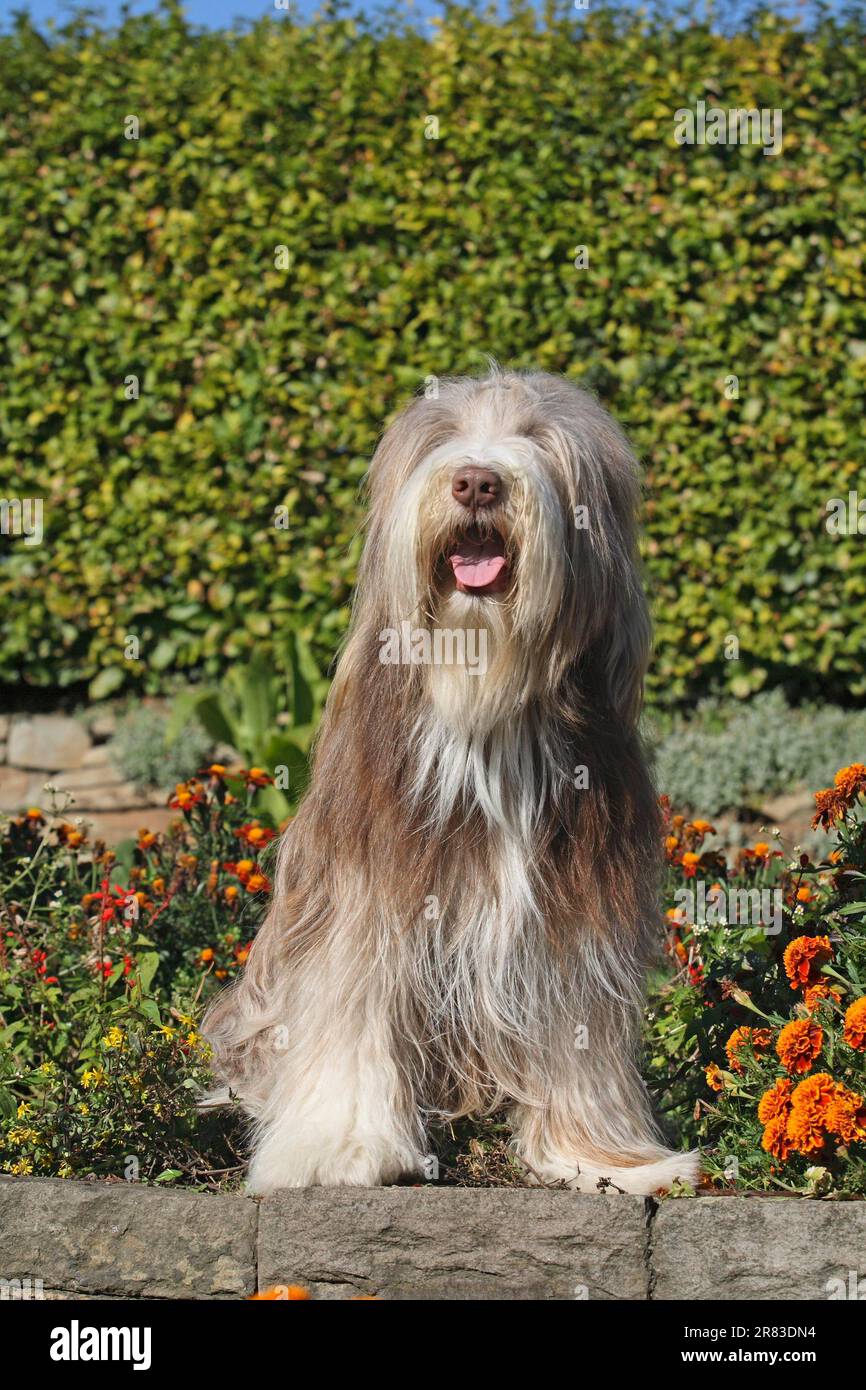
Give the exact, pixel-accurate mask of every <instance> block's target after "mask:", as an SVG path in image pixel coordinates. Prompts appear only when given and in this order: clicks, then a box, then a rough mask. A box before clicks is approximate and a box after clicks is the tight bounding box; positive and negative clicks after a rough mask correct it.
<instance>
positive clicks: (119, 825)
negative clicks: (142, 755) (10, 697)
mask: <svg viewBox="0 0 866 1390" xmlns="http://www.w3.org/2000/svg"><path fill="white" fill-rule="evenodd" d="M113 732H114V721H113V718H112V716H111V715H102V716H97V717H95V718H94V719H92V720H91V721H90V722H89V723H85V722H84V720H81V719H72V718H70V717H69V716H68V715H64V714H33V715H26V714H19V715H6V714H4V715H0V812H13V811H21V810H24V809H26V808H27V807H28V806H39V807H41V808H42V809H45V808H46V807H47V806H48V805H49V796H48V793H47V792H46V791H45V784H46V782H50V783H51V784H52V786H55V787H56V788H57V790H58V791H59V792H69V793H71V795H72V797H73V798H74V801H73V802H72V803H71V804H70V807H69V811H68V813H67V815H68V818H69V819H70V820H71V819H72V818H73V817H74V816H83V817H84V818H85V820H87V821H88V822H89V824H90V825H91V826H92V827H93V830H92V833H93V835H94V836H96V837H98V838H100V839H103V840H105V841H106V842H107V843H108V844H110V845H114V844H116V843H117V842H118V841H120V840H124V839H127V838H128V837H129V836H134V835H135V834H136V833H137V831H138V830H139V829H140V828H141V827H142V826H147V827H148V829H150V830H164V829H165V827H166V826H167V825H168V823H169V821H170V820H171V818H172V815H173V814H174V813H173V812H170V811H169V810H168V809H167V807H166V804H165V802H166V798H165V793H164V792H155V793H153V794H152V795H149V794H148V793H146V792H142V791H140V790H139V789H138V788H137V787H134V786H133V785H132V784H131V783H130V782H127V781H126V780H125V779H124V777H123V775H122V774H121V773H120V772H118V770H117V768H116V767H115V766H114V763H113V762H112V759H111V754H110V750H109V741H110V739H111V736H112V734H113Z"/></svg>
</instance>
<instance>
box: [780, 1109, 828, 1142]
mask: <svg viewBox="0 0 866 1390" xmlns="http://www.w3.org/2000/svg"><path fill="white" fill-rule="evenodd" d="M786 1132H787V1135H788V1138H789V1139H790V1141H791V1145H792V1147H793V1148H794V1149H795V1150H796V1151H797V1153H801V1154H813V1153H818V1151H819V1150H820V1149H823V1147H824V1145H825V1144H826V1142H827V1135H826V1132H825V1130H824V1125H823V1123H822V1121H821V1116H820V1115H819V1114H818V1113H817V1111H815V1110H813V1109H811V1108H810V1107H808V1106H801V1107H800V1108H799V1109H796V1108H795V1109H793V1110H792V1111H791V1113H790V1115H789V1116H788V1123H787V1126H786Z"/></svg>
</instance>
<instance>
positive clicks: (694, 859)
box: [682, 850, 701, 878]
mask: <svg viewBox="0 0 866 1390" xmlns="http://www.w3.org/2000/svg"><path fill="white" fill-rule="evenodd" d="M700 862H701V856H700V855H699V854H695V852H694V850H688V851H687V853H686V854H684V855H683V859H682V864H683V873H684V874H685V876H686V878H694V876H695V873H696V871H697V867H698V865H699V864H700Z"/></svg>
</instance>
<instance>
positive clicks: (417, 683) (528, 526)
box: [205, 370, 698, 1193]
mask: <svg viewBox="0 0 866 1390" xmlns="http://www.w3.org/2000/svg"><path fill="white" fill-rule="evenodd" d="M370 494H371V506H370V516H369V531H368V537H367V542H366V547H365V550H364V555H363V560H362V563H361V567H360V574H359V580H358V589H357V595H356V599H355V605H354V614H353V619H352V626H351V630H350V633H349V637H348V641H347V645H346V647H345V650H344V652H343V655H342V659H341V661H340V663H339V666H338V669H337V673H336V677H335V680H334V683H333V687H332V689H331V692H330V697H329V700H328V704H327V709H326V711H325V715H324V720H323V723H322V728H321V733H320V735H319V739H318V745H317V749H316V754H315V758H314V763H313V771H312V780H311V784H310V787H309V790H308V791H307V794H306V796H305V798H304V800H303V802H302V804H301V807H300V809H299V811H298V814H297V816H296V817H295V819H294V820H293V821H292V823H291V825H290V826H289V827H288V829H287V830H286V832H285V833H284V835H283V837H282V841H281V843H280V846H279V852H278V859H277V867H276V873H275V889H274V897H273V902H272V905H271V907H270V911H269V912H268V915H267V918H266V920H265V922H264V924H263V926H262V928H261V930H260V931H259V933H258V936H257V937H256V940H255V943H254V945H253V947H252V951H251V953H250V957H249V962H248V964H247V967H246V971H245V973H244V975H243V977H242V979H241V980H240V981H239V982H238V983H237V985H236V986H234V987H232V988H231V989H227V990H226V991H225V992H224V993H223V994H222V995H221V996H220V997H219V998H218V999H217V1001H216V1002H215V1004H214V1005H213V1007H212V1008H211V1010H210V1014H209V1016H208V1019H207V1020H206V1024H205V1032H206V1035H207V1036H208V1038H209V1040H210V1042H211V1043H212V1046H213V1048H214V1053H215V1059H216V1067H217V1071H218V1073H219V1074H220V1075H221V1077H222V1078H223V1080H224V1081H225V1082H227V1083H228V1086H229V1087H230V1088H231V1090H232V1091H234V1092H235V1093H236V1094H237V1095H239V1097H240V1099H241V1101H242V1103H243V1105H244V1107H245V1108H246V1109H247V1111H248V1112H249V1113H250V1114H251V1115H252V1116H253V1117H254V1119H255V1130H254V1147H253V1155H252V1161H251V1165H250V1172H249V1185H250V1188H251V1189H252V1191H254V1192H269V1191H271V1190H272V1189H274V1188H278V1187H298V1186H306V1185H308V1184H316V1183H319V1184H351V1185H359V1186H371V1185H374V1184H378V1183H388V1182H393V1181H394V1180H395V1179H397V1178H400V1177H401V1176H403V1175H405V1174H413V1173H414V1174H417V1173H419V1172H421V1171H423V1167H424V1162H425V1121H426V1120H427V1119H428V1118H430V1117H431V1116H437V1117H441V1116H446V1117H452V1118H453V1117H457V1116H462V1115H478V1114H485V1113H489V1112H491V1111H492V1110H494V1109H498V1108H499V1107H503V1106H505V1107H508V1110H509V1115H510V1122H511V1126H512V1129H513V1135H514V1138H513V1144H514V1150H515V1153H516V1154H517V1155H518V1157H519V1158H520V1159H521V1160H522V1161H523V1163H524V1164H525V1166H526V1169H527V1173H528V1176H529V1178H530V1180H531V1181H536V1182H558V1181H562V1180H564V1181H565V1182H567V1183H568V1184H569V1185H570V1186H572V1187H575V1188H579V1189H581V1190H583V1191H595V1190H599V1189H602V1190H603V1189H605V1188H607V1187H608V1186H609V1185H610V1186H612V1187H613V1188H615V1189H620V1190H623V1191H626V1192H638V1193H651V1192H655V1191H657V1190H658V1189H660V1188H665V1187H668V1186H669V1185H670V1184H671V1182H672V1181H673V1180H674V1179H675V1178H678V1177H679V1178H682V1179H686V1180H691V1181H694V1180H695V1179H696V1177H697V1173H698V1163H697V1158H696V1155H694V1154H681V1153H674V1152H671V1151H670V1150H669V1149H667V1148H665V1147H664V1144H663V1141H662V1138H661V1135H660V1134H659V1131H658V1130H657V1128H656V1126H655V1123H654V1121H653V1118H652V1114H651V1111H650V1106H649V1102H648V1098H647V1095H646V1092H645V1089H644V1086H643V1082H642V1080H641V1077H640V1073H639V1070H638V1065H637V1050H638V1044H639V1025H640V1018H641V1008H642V1001H643V990H644V977H645V972H646V968H647V965H648V963H649V961H650V959H651V957H652V955H653V952H654V949H655V944H656V939H657V925H656V924H657V922H658V919H659V911H658V904H657V896H656V895H657V879H658V868H659V859H660V852H659V842H660V835H659V815H658V810H657V805H656V798H655V794H654V791H653V786H652V783H651V780H650V777H649V774H648V772H647V767H646V764H645V761H644V756H643V752H642V749H641V744H640V741H639V738H638V734H637V730H636V723H637V718H638V712H639V708H640V704H641V696H642V684H643V676H644V670H645V666H646V662H647V656H648V648H649V640H650V626H649V621H648V615H647V607H646V602H645V598H644V593H643V588H642V584H641V579H640V573H639V569H638V562H637V554H636V536H637V523H636V509H637V504H638V500H639V483H638V474H637V468H636V464H635V461H634V459H633V457H632V454H631V452H630V449H629V446H628V444H627V442H626V439H625V438H624V436H623V434H622V433H621V432H620V430H619V429H618V427H617V426H616V425H615V424H614V422H613V420H612V419H611V418H610V417H609V416H608V415H607V413H606V412H605V411H604V410H603V409H602V407H601V406H600V405H599V404H598V403H597V402H596V401H595V400H594V399H593V398H592V397H591V396H589V395H587V394H585V393H584V392H582V391H580V390H578V389H577V388H575V387H574V386H572V385H570V384H569V383H568V382H566V381H564V380H562V379H560V378H558V377H554V376H549V375H546V374H544V373H540V372H530V373H512V372H506V373H502V372H499V371H498V370H494V371H492V372H491V373H490V374H489V375H488V376H486V377H485V378H484V379H482V380H475V379H456V380H450V381H447V382H443V383H441V384H440V387H439V394H438V397H437V398H436V399H417V400H415V401H413V402H412V404H410V405H409V406H408V408H407V409H406V410H404V412H403V413H402V414H401V415H400V416H399V417H398V418H397V420H396V421H395V422H394V423H393V424H392V425H391V427H390V428H389V429H388V430H387V432H386V433H385V435H384V437H383V439H382V441H381V443H380V444H379V447H378V449H377V450H376V454H375V456H374V458H373V461H372V465H371V469H370ZM407 633H408V640H406V639H407ZM395 634H400V636H399V639H398V640H396V641H395V636H394V635H395ZM434 638H437V639H446V638H447V640H442V641H433V640H431V639H434ZM461 638H471V639H472V641H471V642H467V641H461V640H459V639H461ZM470 647H471V648H472V650H474V651H476V652H481V651H483V656H484V660H483V661H481V660H476V661H474V662H472V663H470V662H469V661H467V660H465V659H463V658H464V657H465V654H466V652H467V651H468V650H469V649H470ZM437 653H438V655H437Z"/></svg>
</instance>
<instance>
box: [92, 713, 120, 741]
mask: <svg viewBox="0 0 866 1390" xmlns="http://www.w3.org/2000/svg"><path fill="white" fill-rule="evenodd" d="M116 731H117V719H116V718H115V716H114V715H113V714H97V715H96V717H95V718H94V719H91V721H90V737H91V738H92V739H93V741H94V742H95V743H107V742H108V740H109V739H111V738H114V735H115V733H116Z"/></svg>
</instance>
